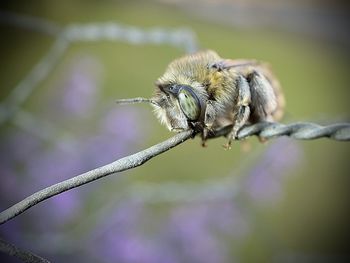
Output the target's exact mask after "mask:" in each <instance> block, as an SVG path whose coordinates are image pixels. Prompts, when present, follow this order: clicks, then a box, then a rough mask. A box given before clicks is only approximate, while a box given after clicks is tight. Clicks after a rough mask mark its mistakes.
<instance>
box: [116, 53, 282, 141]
mask: <svg viewBox="0 0 350 263" xmlns="http://www.w3.org/2000/svg"><path fill="white" fill-rule="evenodd" d="M155 84H156V88H155V93H154V96H153V98H151V99H144V98H134V99H122V100H118V101H117V102H118V103H137V102H149V103H151V104H152V105H153V106H154V112H155V114H156V116H157V117H158V119H159V120H160V122H161V123H163V124H164V125H165V126H166V127H167V128H168V129H169V130H170V131H176V132H178V131H183V130H188V129H195V130H196V131H197V132H200V133H201V137H202V145H203V146H204V145H205V141H206V139H207V137H208V134H210V132H212V131H214V130H216V129H219V128H221V127H224V126H227V125H232V130H231V132H230V133H229V134H228V135H227V137H228V142H227V144H226V145H225V147H226V148H229V147H230V145H231V142H232V140H234V139H236V138H237V133H238V131H239V129H240V128H242V126H243V125H245V124H254V123H257V122H260V121H276V120H279V119H280V118H281V117H282V115H283V108H284V97H283V94H282V92H281V90H280V85H279V82H278V80H277V79H276V78H275V77H274V75H273V73H272V72H271V70H270V68H269V66H268V65H267V64H266V63H262V62H259V61H256V60H248V59H236V60H231V59H223V58H221V57H220V56H219V55H218V54H217V53H216V52H214V51H212V50H207V51H201V52H198V53H195V54H191V55H187V56H184V57H181V58H179V59H176V60H174V61H172V62H171V63H170V64H169V65H168V67H167V69H166V71H165V73H164V74H163V75H162V76H161V77H160V78H158V80H157V81H156V83H155Z"/></svg>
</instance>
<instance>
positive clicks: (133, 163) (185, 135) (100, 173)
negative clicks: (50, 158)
mask: <svg viewBox="0 0 350 263" xmlns="http://www.w3.org/2000/svg"><path fill="white" fill-rule="evenodd" d="M193 135H194V133H193V131H185V132H181V133H178V134H176V135H175V136H174V137H171V138H169V139H168V140H166V141H164V142H161V143H158V144H156V145H154V146H152V147H150V148H148V149H146V150H143V151H141V152H138V153H135V154H133V155H130V156H126V157H124V158H121V159H119V160H117V161H115V162H113V163H110V164H107V165H105V166H102V167H99V168H96V169H94V170H91V171H88V172H86V173H83V174H80V175H78V176H75V177H73V178H71V179H68V180H65V181H62V182H60V183H57V184H54V185H52V186H49V187H47V188H45V189H43V190H41V191H38V192H36V193H34V194H32V195H31V196H28V197H27V198H25V199H23V200H22V201H20V202H19V203H17V204H15V205H13V206H11V207H10V208H8V209H6V210H5V211H3V212H1V213H0V224H3V223H5V222H6V221H8V220H10V219H11V218H14V217H16V216H17V215H19V214H21V213H23V212H24V211H26V210H27V209H29V208H30V207H32V206H34V205H36V204H38V203H40V202H42V201H44V200H46V199H48V198H50V197H52V196H55V195H58V194H60V193H63V192H65V191H68V190H70V189H72V188H75V187H78V186H81V185H84V184H87V183H90V182H92V181H95V180H97V179H100V178H102V177H105V176H107V175H110V174H114V173H117V172H122V171H125V170H128V169H132V168H135V167H138V166H140V165H142V164H144V163H145V162H147V161H148V160H149V159H151V158H153V157H155V156H157V155H159V154H161V153H163V152H166V151H168V150H169V149H171V148H173V147H175V146H176V145H178V144H180V143H183V142H184V141H186V140H188V139H189V138H191V137H192V136H193Z"/></svg>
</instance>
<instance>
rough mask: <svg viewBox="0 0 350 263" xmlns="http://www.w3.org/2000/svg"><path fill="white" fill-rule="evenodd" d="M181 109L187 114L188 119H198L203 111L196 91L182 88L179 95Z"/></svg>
mask: <svg viewBox="0 0 350 263" xmlns="http://www.w3.org/2000/svg"><path fill="white" fill-rule="evenodd" d="M178 99H179V104H180V107H181V110H182V111H183V113H184V114H185V115H186V117H187V119H189V120H191V121H196V120H198V118H199V115H200V113H201V107H200V103H199V100H198V98H197V96H196V95H195V94H194V92H191V91H189V90H187V89H184V88H183V89H181V90H180V91H179V95H178Z"/></svg>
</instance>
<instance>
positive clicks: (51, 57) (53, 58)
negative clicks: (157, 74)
mask: <svg viewBox="0 0 350 263" xmlns="http://www.w3.org/2000/svg"><path fill="white" fill-rule="evenodd" d="M0 22H2V23H6V24H10V25H14V26H19V27H22V28H25V29H31V30H35V31H38V32H41V33H45V34H49V35H52V36H54V37H55V39H56V40H55V42H54V44H53V46H52V47H51V49H50V50H49V51H48V53H47V54H46V55H45V56H44V57H43V58H42V59H41V61H39V63H38V64H37V65H36V66H35V67H34V68H33V69H32V71H30V73H29V74H28V75H27V76H26V77H25V78H24V79H23V80H22V81H20V83H19V84H18V85H17V86H16V87H15V88H14V89H12V90H11V93H10V94H9V95H8V96H7V98H6V99H5V100H4V101H3V102H2V103H1V104H0V125H1V124H3V123H5V122H6V121H8V120H9V119H11V118H12V117H13V118H15V116H14V115H15V114H16V112H17V111H19V110H20V107H21V105H22V104H23V103H24V102H25V101H26V99H27V98H28V97H29V96H30V95H31V94H32V92H33V91H34V90H35V88H36V87H38V85H39V84H40V83H41V82H42V81H43V80H45V79H46V78H47V76H48V75H49V74H50V72H51V71H52V70H53V68H54V67H55V65H56V64H57V63H58V61H59V60H60V59H61V57H62V56H63V54H64V52H65V51H66V50H67V48H68V47H69V45H70V43H73V42H91V41H118V42H120V41H121V42H127V43H129V44H133V45H142V44H154V45H170V46H174V47H177V48H181V49H184V51H185V52H188V53H190V52H194V51H196V50H197V48H198V44H197V40H196V36H195V34H194V33H193V32H192V31H191V30H189V29H185V28H183V29H165V28H161V27H156V28H151V29H141V28H138V27H134V26H127V25H121V24H118V23H115V22H109V23H89V24H71V25H68V26H66V27H64V28H60V27H59V26H58V25H56V24H55V23H52V22H51V21H47V20H44V19H39V18H36V17H31V16H25V15H23V16H22V15H19V14H14V13H10V12H0ZM41 137H42V136H41Z"/></svg>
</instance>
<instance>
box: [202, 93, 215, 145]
mask: <svg viewBox="0 0 350 263" xmlns="http://www.w3.org/2000/svg"><path fill="white" fill-rule="evenodd" d="M214 104H215V102H214V101H212V100H208V101H207V106H206V108H205V113H204V127H203V132H202V146H203V147H205V146H206V144H205V142H206V140H207V137H208V134H209V132H211V131H212V126H213V124H214V120H215V118H216V110H215V106H214Z"/></svg>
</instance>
